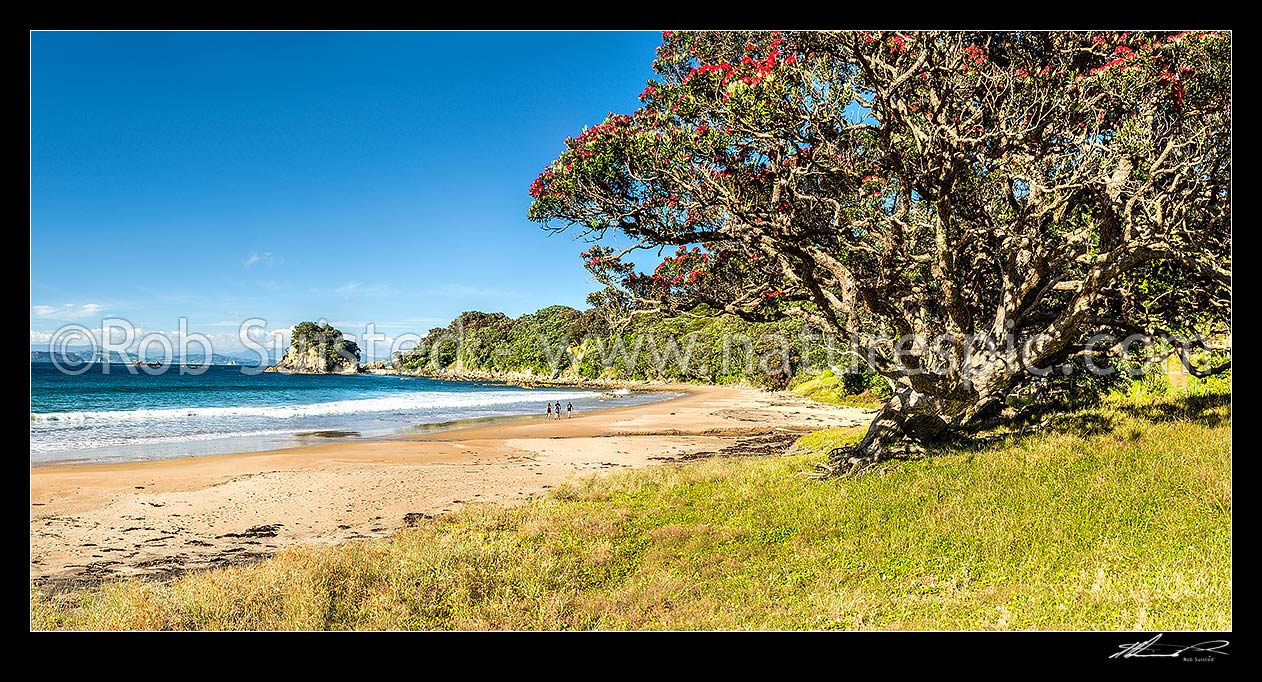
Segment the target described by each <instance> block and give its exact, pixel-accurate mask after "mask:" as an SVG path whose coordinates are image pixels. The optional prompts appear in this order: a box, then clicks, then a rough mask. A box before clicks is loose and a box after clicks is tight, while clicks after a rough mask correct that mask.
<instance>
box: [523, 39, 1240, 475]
mask: <svg viewBox="0 0 1262 682" xmlns="http://www.w3.org/2000/svg"><path fill="white" fill-rule="evenodd" d="M653 66H654V69H655V72H656V74H657V77H656V78H655V79H654V80H651V81H650V82H649V83H648V85H647V87H646V88H645V89H644V92H643V93H642V94H641V95H640V99H641V101H642V102H643V106H641V107H640V108H639V109H637V110H636V111H634V112H632V113H630V114H611V115H610V116H609V117H608V118H607V119H606V120H605V121H604V122H602V123H600V124H598V125H595V126H592V127H590V128H587V129H585V130H583V131H582V133H581V134H580V135H578V136H576V137H573V138H570V139H567V140H566V141H565V148H564V150H563V151H562V152H561V154H560V156H559V157H558V158H557V159H556V160H555V161H553V162H552V163H551V164H549V165H548V167H547V168H546V169H545V170H544V172H543V173H542V174H541V175H540V176H539V177H538V179H536V180H535V182H534V183H533V184H532V185H531V187H530V193H531V195H532V197H533V202H532V204H531V207H530V217H531V218H532V219H533V220H536V221H539V222H542V223H544V224H545V225H547V226H548V227H550V228H551V229H557V230H564V229H579V230H582V231H583V233H584V234H585V235H587V236H589V237H591V238H592V239H593V241H595V242H597V243H596V244H595V245H594V246H593V247H592V248H591V249H589V250H588V251H586V252H584V254H583V255H584V258H585V259H586V266H587V268H588V269H589V270H590V271H591V272H592V273H593V274H594V275H595V277H596V278H597V280H598V281H599V282H601V283H602V285H604V287H605V288H604V289H603V290H602V291H600V292H597V293H596V294H594V295H593V299H592V300H593V302H594V303H599V304H600V305H602V306H603V307H605V308H606V309H608V310H613V311H615V312H616V313H617V314H618V315H619V316H621V317H624V318H629V317H632V316H635V315H639V314H647V313H655V312H658V311H663V310H681V309H689V308H691V307H692V306H695V305H697V304H698V303H705V304H708V305H710V306H712V307H714V308H716V309H718V310H722V311H726V312H729V313H732V314H735V315H739V316H741V317H744V318H746V319H751V320H765V319H775V318H778V317H782V316H785V315H795V316H798V317H801V318H803V319H805V320H808V321H810V322H812V323H814V324H817V325H819V326H820V327H822V328H823V329H826V330H829V331H832V332H834V333H837V334H841V335H845V336H848V337H850V339H851V340H852V342H853V343H854V344H855V346H856V349H858V350H860V351H861V352H863V353H864V355H865V356H866V357H867V358H868V361H869V362H870V363H871V364H872V367H873V369H874V370H875V371H877V372H879V373H880V374H882V375H884V376H886V377H887V378H889V379H890V380H891V381H893V382H894V383H895V384H896V390H895V395H894V397H893V398H892V399H891V401H890V403H889V404H888V405H887V406H886V408H885V409H884V410H882V412H881V414H879V415H878V417H877V418H876V420H875V421H874V423H873V428H872V429H871V430H870V431H869V434H868V438H866V439H865V440H864V443H863V444H861V446H860V447H859V448H857V449H856V450H855V451H854V452H852V453H850V454H849V455H847V456H848V457H850V458H851V459H854V460H856V461H859V460H865V461H866V460H873V459H880V458H882V457H883V456H885V453H887V452H888V450H887V448H886V446H887V445H888V444H889V443H890V441H891V440H893V439H898V438H907V437H910V438H917V439H923V438H932V437H934V436H936V435H938V434H940V433H942V432H943V430H944V429H945V428H947V427H949V426H957V425H963V424H967V423H969V422H970V421H972V420H974V419H975V418H977V417H978V416H979V415H982V414H984V413H985V412H986V411H987V410H988V408H990V407H993V406H994V405H995V404H997V403H998V402H999V401H1001V400H1002V399H1003V397H1004V396H1005V395H1006V394H1007V393H1008V392H1009V391H1011V390H1012V389H1013V388H1014V387H1016V386H1018V385H1020V384H1021V383H1022V382H1025V381H1029V380H1030V379H1031V378H1033V377H1036V376H1040V375H1042V374H1046V373H1047V371H1049V370H1050V369H1051V368H1053V367H1068V366H1069V365H1068V364H1066V363H1069V362H1070V361H1071V360H1073V359H1074V358H1081V357H1083V356H1091V355H1095V354H1108V353H1116V352H1117V350H1118V348H1119V346H1120V345H1121V339H1122V338H1123V337H1125V336H1126V335H1128V334H1132V333H1136V332H1143V333H1147V334H1150V335H1155V336H1160V337H1167V338H1174V337H1178V336H1193V337H1196V338H1195V339H1194V340H1193V341H1192V344H1194V345H1195V344H1197V343H1200V344H1201V345H1206V343H1207V342H1206V340H1205V339H1206V338H1216V337H1222V336H1225V335H1226V334H1227V333H1228V332H1229V323H1230V317H1229V309H1228V301H1229V295H1230V277H1231V269H1230V268H1231V263H1230V238H1231V213H1230V170H1231V145H1230V140H1231V136H1230V129H1231V89H1230V78H1231V71H1230V40H1229V37H1228V36H1227V35H1224V34H1218V33H1212V32H1184V33H1166V32H1147V33H1121V32H1092V33H1083V32H1079V33H1069V32H1037V33H1030V32H1003V33H1001V32H987V33H960V32H915V33H893V32H845V33H825V32H800V33H799V32H785V33H781V32H758V33H750V32H681V33H673V32H666V33H664V34H663V42H662V45H661V47H660V48H659V50H658V55H657V59H656V60H655V62H654V64H653ZM614 232H618V233H622V234H624V235H626V236H629V237H630V238H632V240H633V245H632V246H631V247H630V248H628V249H622V250H615V249H613V248H611V247H609V246H606V245H604V244H602V243H600V240H601V239H602V238H603V237H606V236H608V235H609V234H611V233H614ZM661 247H675V250H674V252H673V253H672V254H671V255H670V256H668V257H667V258H665V260H664V261H663V262H662V263H661V265H660V266H659V267H658V268H657V269H656V270H655V271H654V272H652V273H640V272H636V271H635V267H634V266H633V265H632V264H631V263H630V262H629V261H628V260H627V256H628V254H629V253H630V252H631V251H634V250H636V249H652V248H661ZM1099 334H1109V335H1112V336H1111V338H1108V339H1106V340H1105V341H1104V342H1101V341H1100V337H1098V336H1097V335H1099ZM1093 341H1094V342H1093ZM1184 357H1185V360H1186V357H1187V356H1186V354H1185V355H1184ZM1193 369H1194V370H1195V371H1197V372H1208V371H1214V368H1203V367H1194V368H1193Z"/></svg>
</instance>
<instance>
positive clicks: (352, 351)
mask: <svg viewBox="0 0 1262 682" xmlns="http://www.w3.org/2000/svg"><path fill="white" fill-rule="evenodd" d="M289 349H290V352H291V353H295V354H296V355H297V356H304V355H307V354H308V353H309V352H310V351H311V349H316V351H317V352H318V353H319V354H320V355H321V356H322V357H323V359H324V361H325V364H326V365H330V366H336V365H343V364H347V363H348V362H352V361H358V360H359V359H360V351H359V344H357V343H355V342H354V341H350V340H348V339H346V338H345V337H343V336H342V332H341V331H340V330H338V329H335V328H333V327H332V326H331V325H330V324H329V323H327V322H321V323H319V324H317V323H315V322H310V321H303V322H299V323H298V324H296V325H294V329H293V335H292V336H291V337H290V340H289Z"/></svg>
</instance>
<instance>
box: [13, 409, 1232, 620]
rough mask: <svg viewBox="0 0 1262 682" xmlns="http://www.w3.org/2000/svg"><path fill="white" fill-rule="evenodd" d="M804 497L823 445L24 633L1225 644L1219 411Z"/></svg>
mask: <svg viewBox="0 0 1262 682" xmlns="http://www.w3.org/2000/svg"><path fill="white" fill-rule="evenodd" d="M1053 426H1054V428H1052V429H1050V430H1048V431H1044V432H1040V433H1037V434H1035V435H1031V436H1025V437H1019V438H1018V437H1011V438H1009V439H1008V440H1006V441H1004V442H1001V443H997V444H993V445H990V446H986V447H979V446H971V447H970V446H966V445H956V446H951V447H947V448H944V449H940V450H938V451H936V452H935V456H933V457H928V458H924V459H919V460H914V461H900V462H895V463H892V464H890V465H889V466H888V467H887V468H885V469H884V470H882V471H881V472H880V473H878V474H873V475H869V476H866V477H862V478H859V479H852V480H839V481H830V482H825V483H812V482H808V481H806V480H804V479H803V478H802V477H799V476H796V475H795V474H796V473H798V472H801V471H804V470H807V469H810V468H811V467H812V466H813V465H814V464H815V463H816V462H819V461H821V460H822V458H823V456H824V455H823V454H822V453H823V452H825V451H826V450H827V449H828V448H829V447H830V446H832V445H836V444H838V443H840V442H844V441H845V439H847V438H849V439H853V438H856V437H858V435H859V434H858V431H852V432H849V433H845V432H840V431H837V430H833V431H831V432H828V433H825V434H822V435H821V434H812V435H810V436H805V437H803V439H802V441H800V442H799V443H798V447H796V448H795V449H794V451H795V452H799V453H801V454H795V455H790V456H781V457H771V458H762V459H725V458H713V459H709V460H703V461H697V462H688V463H679V464H666V465H661V466H656V467H650V468H646V469H642V470H638V471H632V472H624V473H621V474H616V475H611V476H608V477H603V478H591V479H581V480H576V481H574V482H573V483H571V484H568V485H565V486H560V487H558V488H556V489H554V490H553V492H551V493H550V494H548V495H546V496H544V497H541V498H538V499H535V500H533V501H531V502H528V503H526V504H524V505H521V506H516V507H500V506H490V505H486V506H474V507H469V508H466V509H465V510H463V511H461V512H458V513H455V514H452V515H448V516H444V517H440V518H437V519H434V520H432V521H429V522H426V523H424V524H423V525H422V526H420V527H418V528H416V529H408V530H404V531H401V532H399V533H398V534H396V535H395V536H394V537H393V538H391V539H389V540H377V541H367V542H361V543H356V544H348V545H341V546H335V547H316V548H307V549H295V550H288V551H285V552H282V553H281V554H279V555H277V556H276V557H274V558H272V559H269V560H267V561H263V562H261V563H258V564H255V565H252V566H244V567H235V568H226V569H218V570H213V571H207V572H202V573H196V574H190V575H187V576H185V577H182V578H180V579H177V580H175V581H173V582H170V583H166V584H162V583H144V582H137V581H132V582H123V583H117V584H111V585H107V586H104V587H102V588H99V589H94V590H89V591H82V592H77V593H70V594H62V595H56V596H48V595H44V594H42V593H40V592H39V591H37V590H35V589H32V593H31V627H32V628H33V629H39V630H42V629H57V628H63V629H155V630H156V629H344V628H363V629H381V628H384V629H449V628H454V629H501V628H507V629H591V628H601V629H694V628H701V629H747V628H750V629H856V630H864V629H933V630H956V629H970V630H1014V629H1088V630H1115V629H1144V630H1180V629H1209V630H1217V629H1230V628H1231V457H1230V406H1229V402H1228V400H1227V399H1218V400H1216V401H1215V400H1204V399H1196V400H1194V399H1183V400H1170V399H1161V400H1150V401H1144V402H1142V403H1141V402H1138V401H1115V402H1111V403H1108V404H1107V405H1106V406H1104V407H1101V408H1097V409H1093V410H1087V411H1082V412H1077V413H1073V414H1070V415H1066V416H1064V417H1063V418H1061V419H1060V420H1058V421H1057V422H1056V423H1055V424H1054V425H1053Z"/></svg>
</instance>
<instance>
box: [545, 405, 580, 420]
mask: <svg viewBox="0 0 1262 682" xmlns="http://www.w3.org/2000/svg"><path fill="white" fill-rule="evenodd" d="M547 405H548V417H549V418H551V417H552V414H553V412H554V410H553V409H552V403H547ZM555 412H556V416H557V419H560V418H561V401H560V400H558V401H557V404H556V410H555ZM565 413H566V414H565V416H566V418H567V419H568V418H569V417H571V416H573V414H574V403H566V404H565Z"/></svg>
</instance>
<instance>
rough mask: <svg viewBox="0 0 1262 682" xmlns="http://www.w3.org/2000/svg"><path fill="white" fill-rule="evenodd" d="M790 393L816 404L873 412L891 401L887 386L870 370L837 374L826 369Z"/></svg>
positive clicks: (807, 379)
mask: <svg viewBox="0 0 1262 682" xmlns="http://www.w3.org/2000/svg"><path fill="white" fill-rule="evenodd" d="M882 389H884V390H882ZM791 390H792V391H793V392H794V393H796V394H798V395H800V396H804V397H806V398H809V399H811V400H814V401H816V402H821V403H829V404H832V405H847V406H850V407H864V408H872V409H875V408H878V407H880V406H881V404H882V403H884V402H885V401H886V400H888V399H889V398H890V390H889V384H888V383H887V382H886V381H885V380H884V379H882V378H881V377H880V376H878V375H876V374H873V373H872V372H871V371H870V370H869V371H858V372H842V373H840V374H837V373H834V372H833V370H831V369H826V370H824V371H823V372H821V373H820V374H818V375H817V376H814V377H810V378H804V379H803V380H802V381H800V382H799V383H797V384H796V385H795V386H794V387H793V388H792V389H791Z"/></svg>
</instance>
